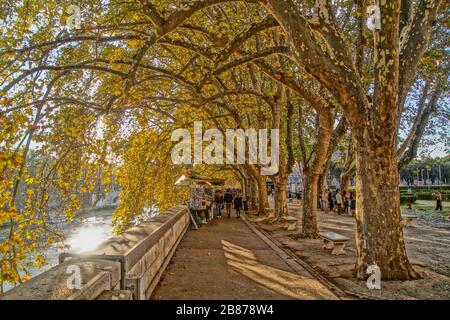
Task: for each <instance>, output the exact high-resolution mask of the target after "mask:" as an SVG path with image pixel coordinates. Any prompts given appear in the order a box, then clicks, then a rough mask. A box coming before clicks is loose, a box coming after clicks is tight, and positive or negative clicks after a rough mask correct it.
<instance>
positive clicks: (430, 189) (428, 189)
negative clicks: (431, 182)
mask: <svg viewBox="0 0 450 320" xmlns="http://www.w3.org/2000/svg"><path fill="white" fill-rule="evenodd" d="M408 189H411V190H412V191H413V192H431V193H433V192H437V191H440V192H445V191H448V192H450V186H400V192H402V191H404V192H406V191H408Z"/></svg>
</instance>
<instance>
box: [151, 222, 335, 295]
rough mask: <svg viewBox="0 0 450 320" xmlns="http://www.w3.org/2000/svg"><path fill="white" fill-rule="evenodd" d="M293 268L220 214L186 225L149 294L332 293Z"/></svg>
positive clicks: (247, 229) (242, 227)
mask: <svg viewBox="0 0 450 320" xmlns="http://www.w3.org/2000/svg"><path fill="white" fill-rule="evenodd" d="M335 298H336V297H335V296H334V295H333V294H332V293H331V292H330V291H329V290H328V289H327V288H326V287H324V286H323V285H322V284H321V283H320V282H318V281H317V280H316V279H315V278H314V277H313V276H312V275H311V274H310V273H308V272H307V271H306V270H304V269H303V270H300V272H298V271H297V272H295V271H294V270H293V269H292V268H291V267H290V266H289V265H288V264H287V263H286V262H285V261H284V260H283V259H282V258H281V257H280V256H278V255H277V253H276V252H275V251H274V250H272V249H271V248H270V247H269V246H268V245H267V244H266V243H265V242H264V241H263V240H262V239H261V238H259V237H258V236H257V235H256V234H255V233H253V232H252V231H251V230H250V229H249V227H247V225H246V224H245V222H243V221H242V219H237V218H236V217H235V215H233V216H232V218H231V219H228V218H226V216H225V217H223V218H222V219H215V220H213V221H212V222H211V223H209V224H207V225H204V226H202V227H201V228H200V229H198V230H188V231H187V233H186V234H185V236H184V238H183V239H182V241H181V242H180V245H179V247H178V249H177V251H176V252H175V255H174V256H173V258H172V261H171V262H170V264H169V265H168V267H167V269H166V270H165V272H164V275H163V278H162V281H161V282H160V284H159V286H158V287H157V289H156V290H155V291H154V292H153V297H152V299H174V300H176V299H195V300H197V299H198V300H202V299H232V300H234V299H244V300H245V299H252V300H253V299H254V300H257V299H335Z"/></svg>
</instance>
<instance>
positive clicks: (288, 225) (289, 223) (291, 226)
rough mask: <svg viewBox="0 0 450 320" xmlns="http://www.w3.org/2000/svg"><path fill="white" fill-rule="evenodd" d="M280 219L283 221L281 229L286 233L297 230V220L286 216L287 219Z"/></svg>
mask: <svg viewBox="0 0 450 320" xmlns="http://www.w3.org/2000/svg"><path fill="white" fill-rule="evenodd" d="M282 219H283V220H284V221H285V223H284V226H283V228H285V229H286V230H288V231H292V230H296V229H297V218H294V217H291V216H288V217H283V218H282Z"/></svg>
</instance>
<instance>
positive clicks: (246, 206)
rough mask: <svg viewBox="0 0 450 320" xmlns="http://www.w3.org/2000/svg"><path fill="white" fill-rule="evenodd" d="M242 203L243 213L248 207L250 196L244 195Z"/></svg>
mask: <svg viewBox="0 0 450 320" xmlns="http://www.w3.org/2000/svg"><path fill="white" fill-rule="evenodd" d="M242 202H243V205H244V213H247V212H248V207H249V203H250V197H249V196H246V197H245V199H243V201H242Z"/></svg>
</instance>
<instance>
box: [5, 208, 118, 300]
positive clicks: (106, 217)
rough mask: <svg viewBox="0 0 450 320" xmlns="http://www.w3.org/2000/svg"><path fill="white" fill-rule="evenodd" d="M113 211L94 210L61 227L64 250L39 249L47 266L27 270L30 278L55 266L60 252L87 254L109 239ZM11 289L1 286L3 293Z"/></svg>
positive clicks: (55, 246)
mask: <svg viewBox="0 0 450 320" xmlns="http://www.w3.org/2000/svg"><path fill="white" fill-rule="evenodd" d="M114 209H115V208H108V209H96V210H93V211H90V212H89V213H87V214H86V215H84V216H83V218H84V219H83V221H82V222H79V221H75V222H70V223H67V224H65V225H63V226H62V227H61V229H60V230H61V233H62V234H64V236H65V239H66V240H65V241H64V246H65V249H59V248H57V245H58V244H55V245H53V246H52V247H50V248H47V249H45V250H43V249H41V251H40V252H38V254H43V255H44V256H45V259H46V262H47V265H46V266H44V267H41V268H31V269H29V272H30V275H31V276H32V277H33V276H37V275H38V274H40V273H42V272H44V271H46V270H48V269H50V268H52V267H54V266H55V265H57V264H58V256H59V254H60V253H62V252H67V251H70V252H74V253H83V252H87V251H90V250H92V249H95V247H96V246H98V245H99V244H100V243H101V242H102V241H105V240H106V239H108V238H109V237H111V235H112V228H111V222H112V213H113V211H114ZM0 236H3V235H0ZM59 245H61V244H59ZM12 288H13V286H12V285H10V284H3V290H4V291H5V292H6V291H8V290H10V289H12Z"/></svg>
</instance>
